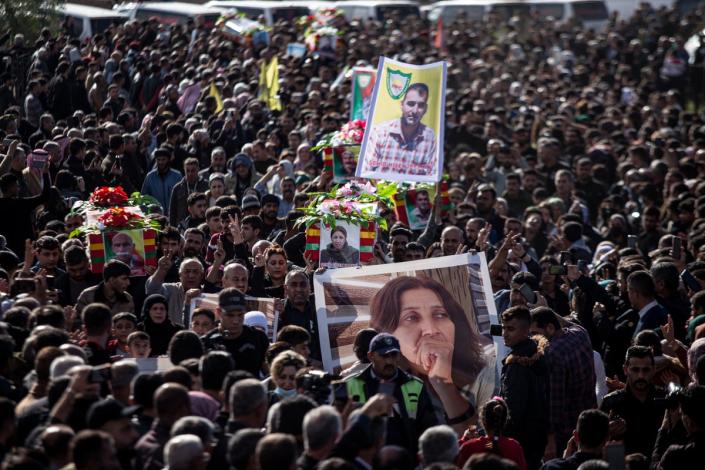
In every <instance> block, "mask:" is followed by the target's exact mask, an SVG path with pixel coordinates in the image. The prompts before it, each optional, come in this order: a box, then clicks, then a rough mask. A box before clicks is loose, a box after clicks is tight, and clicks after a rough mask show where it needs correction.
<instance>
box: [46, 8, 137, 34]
mask: <svg viewBox="0 0 705 470" xmlns="http://www.w3.org/2000/svg"><path fill="white" fill-rule="evenodd" d="M56 14H57V15H58V17H59V21H60V22H61V24H64V22H68V25H69V27H70V33H71V35H72V36H73V37H76V38H78V39H80V40H81V41H84V40H86V39H89V38H90V37H92V36H94V35H95V34H100V33H104V32H105V31H106V30H107V29H108V28H109V27H110V26H111V25H113V24H120V23H124V22H125V20H126V19H127V18H126V16H125V15H124V14H121V13H119V12H115V11H113V10H108V9H107V8H97V7H89V6H86V5H78V4H76V3H64V4H62V5H59V6H58V7H57V8H56Z"/></svg>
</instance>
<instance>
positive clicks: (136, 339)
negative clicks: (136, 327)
mask: <svg viewBox="0 0 705 470" xmlns="http://www.w3.org/2000/svg"><path fill="white" fill-rule="evenodd" d="M127 352H128V357H130V358H132V359H141V358H145V357H149V355H150V353H151V352H152V347H151V345H150V341H149V335H148V334H147V333H145V332H144V331H135V332H132V333H130V336H128V337H127Z"/></svg>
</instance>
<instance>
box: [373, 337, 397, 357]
mask: <svg viewBox="0 0 705 470" xmlns="http://www.w3.org/2000/svg"><path fill="white" fill-rule="evenodd" d="M370 352H376V353H378V354H381V355H383V356H384V355H385V354H389V353H390V352H401V346H399V340H398V339H396V338H395V337H394V336H393V335H390V334H389V333H380V334H378V335H377V336H375V337H374V338H372V341H370Z"/></svg>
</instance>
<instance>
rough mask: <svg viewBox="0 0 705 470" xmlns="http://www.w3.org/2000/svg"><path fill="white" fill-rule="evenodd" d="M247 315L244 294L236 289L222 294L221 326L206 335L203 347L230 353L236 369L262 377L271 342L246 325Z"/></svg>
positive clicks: (220, 299)
mask: <svg viewBox="0 0 705 470" xmlns="http://www.w3.org/2000/svg"><path fill="white" fill-rule="evenodd" d="M246 312H247V305H246V303H245V294H243V293H242V292H240V291H239V290H237V289H236V288H234V287H228V288H225V289H223V290H222V291H220V293H219V294H218V315H219V316H220V325H218V328H215V329H214V330H212V331H210V332H208V333H206V335H205V336H203V345H204V346H205V348H206V350H207V351H227V352H229V353H230V355H231V356H232V357H233V359H234V360H235V367H236V368H237V369H240V370H246V371H248V372H250V373H251V374H252V375H254V376H255V377H260V372H261V371H262V370H263V367H264V354H265V352H267V347H269V340H268V339H267V335H266V334H264V333H263V332H262V331H260V330H258V329H256V328H253V327H251V326H246V325H245V324H244V320H245V313H246Z"/></svg>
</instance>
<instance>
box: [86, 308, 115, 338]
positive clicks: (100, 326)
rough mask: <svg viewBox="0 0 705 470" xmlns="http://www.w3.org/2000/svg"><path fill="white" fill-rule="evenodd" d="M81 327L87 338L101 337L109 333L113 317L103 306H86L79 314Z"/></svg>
mask: <svg viewBox="0 0 705 470" xmlns="http://www.w3.org/2000/svg"><path fill="white" fill-rule="evenodd" d="M81 318H82V319H83V326H84V328H85V329H86V333H88V335H89V336H98V335H102V334H103V333H105V332H108V331H110V327H111V326H112V324H113V315H112V313H111V312H110V309H109V308H108V306H107V305H105V304H99V303H92V304H88V305H86V307H85V308H84V309H83V312H81Z"/></svg>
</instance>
